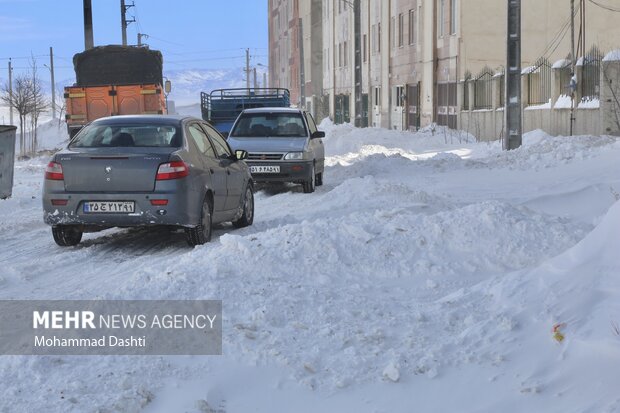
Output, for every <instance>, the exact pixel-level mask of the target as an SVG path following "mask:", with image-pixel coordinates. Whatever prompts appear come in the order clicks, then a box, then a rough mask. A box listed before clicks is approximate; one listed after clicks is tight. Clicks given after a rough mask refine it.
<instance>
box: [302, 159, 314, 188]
mask: <svg viewBox="0 0 620 413" xmlns="http://www.w3.org/2000/svg"><path fill="white" fill-rule="evenodd" d="M315 179H316V175H315V173H314V164H313V165H312V170H311V171H310V178H308V180H307V181H305V182H304V183H303V186H304V193H305V194H311V193H312V192H314V188H315V184H316V181H315Z"/></svg>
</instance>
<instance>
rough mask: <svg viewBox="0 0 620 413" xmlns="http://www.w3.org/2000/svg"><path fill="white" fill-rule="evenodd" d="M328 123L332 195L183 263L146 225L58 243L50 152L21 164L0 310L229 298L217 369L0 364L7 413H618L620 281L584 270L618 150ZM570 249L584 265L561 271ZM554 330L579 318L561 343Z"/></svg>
mask: <svg viewBox="0 0 620 413" xmlns="http://www.w3.org/2000/svg"><path fill="white" fill-rule="evenodd" d="M323 127H324V128H325V129H326V131H327V133H328V135H327V138H326V139H325V143H326V152H327V155H328V157H329V158H328V159H327V165H328V166H327V170H326V173H325V185H324V186H322V187H319V188H317V192H316V193H314V194H311V195H307V194H303V193H302V192H301V189H300V188H298V187H294V186H284V187H280V188H267V189H263V190H261V191H259V192H258V193H257V194H256V219H255V222H254V225H253V226H252V227H249V228H245V229H242V230H235V229H233V228H232V227H231V226H223V227H220V228H218V229H217V230H216V231H215V234H214V239H213V242H211V243H209V244H207V245H204V246H200V247H197V248H193V249H192V248H190V247H187V246H186V244H185V241H184V237H183V236H182V234H170V233H168V232H165V231H160V232H150V231H146V230H108V231H105V232H103V233H95V234H86V235H85V240H84V241H83V242H82V243H81V244H80V245H79V246H77V247H75V248H60V247H57V246H56V245H55V243H54V242H53V240H52V237H51V233H50V230H49V228H48V227H46V226H45V225H44V224H43V223H42V218H41V216H42V211H41V205H40V203H41V200H40V192H41V184H42V182H41V181H42V176H43V170H44V167H45V164H46V162H47V159H45V158H36V159H33V160H30V161H20V162H17V164H16V175H15V188H14V196H13V198H11V199H9V200H5V201H0V233H1V234H2V237H1V238H0V263H1V264H0V268H1V269H0V299H221V300H223V306H224V328H223V330H224V355H223V356H217V357H128V356H123V357H120V356H119V357H96V356H92V357H6V356H5V357H0V384H1V388H2V392H3V396H2V397H0V411H2V412H4V411H6V412H14V411H18V412H19V411H25V412H26V411H50V412H52V411H54V412H55V411H59V412H60V411H76V412H82V411H85V412H95V411H98V412H108V411H128V412H130V411H145V412H160V411H161V412H165V411H166V412H167V411H179V412H182V411H188V412H193V411H196V412H200V411H202V412H208V411H218V412H220V411H221V412H228V413H230V412H245V411H249V410H252V411H264V412H271V411H274V412H275V411H278V412H279V411H295V412H305V411H308V412H310V411H334V412H343V411H356V412H360V411H368V412H375V411H377V412H400V411H403V412H404V411H411V407H412V406H413V405H415V406H418V407H419V411H459V412H483V411H498V410H500V409H501V410H502V411H504V412H521V411H575V412H577V411H605V410H604V409H607V411H617V409H620V401H619V399H620V396H617V392H615V389H616V386H615V385H614V383H617V379H618V378H619V376H620V373H617V371H618V369H614V368H613V367H612V366H611V365H610V364H613V362H614V361H615V362H617V361H618V359H619V358H620V338H618V337H614V335H613V334H612V329H611V328H610V327H609V325H605V322H603V321H601V319H604V318H605V317H607V319H609V318H610V317H611V319H612V320H613V319H615V320H618V321H619V322H620V312H618V311H616V310H619V308H618V305H617V304H613V303H614V302H615V303H618V302H620V300H619V298H620V297H618V295H620V288H618V287H619V286H620V283H619V282H618V281H617V280H616V281H615V284H614V283H613V280H612V279H611V278H602V279H601V280H600V284H601V285H605V286H606V287H609V291H607V290H606V292H605V293H604V294H603V293H601V294H597V295H595V296H592V297H590V296H589V295H588V297H590V299H584V300H580V299H579V297H577V296H576V295H578V294H581V293H583V289H587V287H588V283H586V282H584V281H583V280H580V279H579V274H580V273H577V274H575V273H573V270H575V269H577V268H580V271H581V272H587V271H588V269H589V268H590V269H592V271H595V272H596V275H599V274H600V277H609V274H611V273H613V272H615V274H616V275H617V274H618V269H620V263H618V261H617V260H614V257H613V254H611V253H609V254H608V255H602V256H601V257H603V258H600V259H598V258H597V257H599V255H597V254H607V253H608V251H607V252H606V251H605V250H604V249H603V250H601V251H594V250H592V249H591V248H590V247H588V246H587V245H588V243H587V242H588V239H589V238H588V237H590V238H592V237H598V238H599V240H598V241H596V242H599V243H600V242H601V241H600V238H601V237H603V238H604V237H607V238H608V242H609V243H613V242H616V245H620V242H619V240H620V238H619V237H618V234H620V231H618V229H620V228H617V227H616V229H617V231H616V233H615V234H616V236H615V238H613V237H614V235H613V231H610V232H609V234H608V235H600V234H599V235H596V234H597V231H598V233H601V231H603V229H601V225H604V226H605V227H609V226H613V225H617V224H618V223H619V222H620V220H619V219H620V210H619V207H618V205H619V204H618V203H617V202H616V201H617V200H618V198H619V197H620V196H619V195H618V192H620V167H619V166H618V165H619V163H618V159H620V142H619V141H618V140H616V139H613V138H608V137H574V138H570V139H569V138H563V137H549V136H546V135H544V134H543V133H542V132H534V133H531V134H529V135H527V136H526V139H525V143H526V144H525V146H524V147H522V148H520V149H518V150H516V151H512V152H509V153H506V152H502V151H501V147H500V145H499V144H498V143H494V144H481V143H472V142H471V140H470V142H466V141H465V136H463V135H462V134H461V135H457V134H455V135H447V134H444V133H438V134H436V135H435V136H431V134H430V133H428V132H421V133H417V134H411V133H403V132H395V131H387V130H379V129H363V130H359V129H354V128H351V127H350V126H333V125H330V124H329V123H327V122H324V123H323ZM614 203H616V205H615V209H613V208H612V209H611V210H610V207H611V206H612V205H613V204H614ZM608 210H609V211H610V212H609V213H608ZM606 215H607V217H606ZM605 217H606V218H605ZM593 230H594V232H592V231H593ZM589 234H590V235H589ZM592 234H595V235H592ZM584 238H585V240H584ZM582 240H583V241H582ZM580 241H582V242H581V244H579V245H578V247H579V248H581V250H582V252H583V251H586V252H587V254H586V253H583V254H585V255H587V256H588V260H590V261H592V262H593V263H592V264H591V265H590V266H588V265H587V264H584V262H583V261H579V262H575V263H574V265H572V266H570V268H563V269H558V268H556V267H557V265H559V264H560V263H565V262H570V259H568V258H566V259H563V258H558V257H562V256H568V257H574V255H575V254H573V253H572V252H571V251H572V250H571V248H573V247H575V245H576V244H578V243H579V242H580ZM584 243H585V246H584ZM592 243H595V241H592ZM603 244H605V243H604V242H603ZM563 254H564V255H563ZM583 254H582V255H583ZM554 257H555V258H554ZM558 260H559V261H558ZM606 260H607V261H606ZM588 262H589V261H588ZM601 263H602V264H601ZM560 267H561V265H560ZM562 271H564V272H565V273H567V274H569V275H570V274H572V275H570V276H567V278H565V279H560V278H558V277H560V276H559V275H558V274H562ZM589 275H590V276H594V274H589ZM603 280H604V281H603ZM597 285H598V284H597ZM547 287H548V288H547ZM611 287H613V288H611ZM523 291H527V292H528V294H525V293H524V292H523ZM594 298H598V299H599V301H596V300H595V299H594ZM575 303H578V304H575ZM614 311H615V312H614ZM590 312H592V315H589V314H590ZM566 314H568V315H566ZM565 316H566V318H563V319H562V317H565ZM554 322H566V323H568V326H569V327H568V332H567V337H568V338H567V340H566V341H565V342H564V343H562V344H558V343H556V342H555V341H553V339H552V338H551V334H550V333H549V329H550V328H551V327H552V325H553V323H554ZM613 343H615V347H614V346H613ZM588 348H590V349H591V351H592V352H591V353H589V352H588V351H587V349H588ZM592 353H597V356H596V357H593V356H592ZM589 358H592V360H591V363H588V360H589ZM616 365H617V363H616ZM596 371H600V375H599V376H597V374H596V373H595V372H596ZM565 374H566V375H565ZM568 374H570V375H569V376H567V375H568ZM593 377H595V378H596V377H599V378H600V383H598V385H595V384H592V383H591V381H592V378H593ZM614 379H615V382H614V381H611V382H610V380H614ZM393 381H397V382H396V383H394V382H393ZM583 388H585V389H586V390H585V393H584V390H583ZM577 389H579V391H577ZM446 393H450V394H451V396H450V397H446V396H445V394H446ZM556 407H557V409H556ZM209 409H212V410H209ZM614 409H616V410H614Z"/></svg>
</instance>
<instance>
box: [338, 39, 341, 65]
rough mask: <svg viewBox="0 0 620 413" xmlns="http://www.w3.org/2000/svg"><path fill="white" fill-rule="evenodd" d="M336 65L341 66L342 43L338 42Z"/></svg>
mask: <svg viewBox="0 0 620 413" xmlns="http://www.w3.org/2000/svg"><path fill="white" fill-rule="evenodd" d="M338 67H342V43H338Z"/></svg>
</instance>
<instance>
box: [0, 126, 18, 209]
mask: <svg viewBox="0 0 620 413" xmlns="http://www.w3.org/2000/svg"><path fill="white" fill-rule="evenodd" d="M16 130H17V127H15V126H5V125H0V199H5V198H9V197H10V196H11V194H12V193H13V167H14V164H15V131H16Z"/></svg>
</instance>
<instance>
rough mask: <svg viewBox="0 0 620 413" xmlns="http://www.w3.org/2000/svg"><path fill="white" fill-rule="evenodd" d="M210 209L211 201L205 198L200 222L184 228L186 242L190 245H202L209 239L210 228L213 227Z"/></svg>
mask: <svg viewBox="0 0 620 413" xmlns="http://www.w3.org/2000/svg"><path fill="white" fill-rule="evenodd" d="M212 211H213V205H211V201H209V198H205V200H204V201H203V203H202V213H201V218H200V224H198V225H196V226H195V227H193V228H186V229H185V236H186V238H187V243H188V244H189V245H190V246H192V247H195V246H196V245H202V244H204V243H206V242H209V241H211V230H212V228H213V217H212V214H211V213H212Z"/></svg>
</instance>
